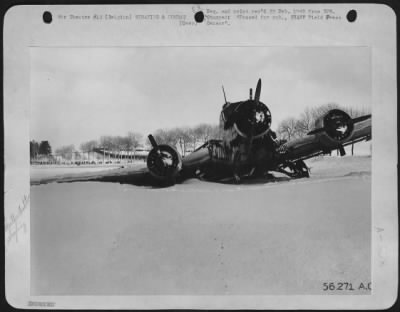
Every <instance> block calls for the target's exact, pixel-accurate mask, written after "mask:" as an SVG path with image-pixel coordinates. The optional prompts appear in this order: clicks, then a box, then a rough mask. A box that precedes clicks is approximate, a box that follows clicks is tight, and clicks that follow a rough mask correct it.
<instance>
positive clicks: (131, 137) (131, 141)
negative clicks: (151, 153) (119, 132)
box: [128, 131, 143, 159]
mask: <svg viewBox="0 0 400 312" xmlns="http://www.w3.org/2000/svg"><path fill="white" fill-rule="evenodd" d="M142 138H143V135H142V134H141V133H139V132H133V131H131V132H128V149H129V150H133V158H134V159H135V158H136V149H137V148H138V147H139V146H140V141H141V140H142Z"/></svg>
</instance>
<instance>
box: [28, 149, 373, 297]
mask: <svg viewBox="0 0 400 312" xmlns="http://www.w3.org/2000/svg"><path fill="white" fill-rule="evenodd" d="M307 164H308V165H309V166H310V167H311V175H312V177H311V178H309V179H298V180H290V181H288V180H287V179H285V178H283V177H282V179H280V180H279V179H277V180H276V181H275V182H267V181H257V183H250V182H249V183H245V184H243V185H229V184H218V183H210V182H203V181H199V180H196V179H192V180H189V181H187V182H185V183H183V184H180V185H175V186H173V187H170V188H164V189H151V188H146V187H138V186H132V185H127V184H124V185H121V184H118V183H102V182H77V183H65V184H58V183H51V184H47V185H39V186H32V187H31V195H30V196H31V197H30V198H31V205H30V207H31V214H30V215H31V286H32V287H31V290H32V293H33V294H37V295H39V294H40V295H50V294H52V295H66V294H69V295H78V294H80V295H97V294H102V295H106V294H108V295H134V294H193V295H196V294H198V295H200V294H243V295H246V294H263V295H268V294H331V293H329V292H325V291H323V288H324V287H323V283H325V282H328V283H329V282H348V283H352V285H353V288H355V290H354V291H343V292H342V293H343V294H355V293H357V294H366V293H367V292H366V291H365V290H357V288H358V286H359V284H360V283H364V284H366V283H368V282H370V280H371V277H370V275H371V256H370V253H371V246H370V243H371V198H370V197H371V190H370V189H371V176H370V172H371V169H370V168H371V158H370V157H368V156H358V157H351V156H346V157H341V158H339V157H320V158H316V159H312V160H309V161H307ZM102 169H103V168H102ZM35 174H40V172H36V173H35ZM335 294H340V293H338V292H335Z"/></svg>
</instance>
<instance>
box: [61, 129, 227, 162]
mask: <svg viewBox="0 0 400 312" xmlns="http://www.w3.org/2000/svg"><path fill="white" fill-rule="evenodd" d="M153 136H154V138H155V140H156V141H157V143H159V144H169V145H172V146H174V147H177V148H178V149H180V152H181V153H182V155H183V156H185V154H187V153H188V152H191V151H193V150H194V149H195V148H196V147H198V145H199V144H202V143H204V142H206V141H208V140H210V139H218V138H221V137H222V133H221V131H220V128H219V126H218V125H211V124H206V123H202V124H199V125H197V126H194V127H175V128H169V129H157V130H156V131H154V133H153ZM96 149H98V150H101V151H107V152H108V153H112V154H114V155H121V157H122V153H129V155H133V157H135V152H136V151H137V150H138V149H145V150H150V149H151V145H150V142H149V141H148V139H147V137H144V136H143V134H141V133H139V132H133V131H131V132H128V133H127V135H125V136H111V135H103V136H101V137H100V138H99V139H97V140H95V139H93V140H89V141H86V142H83V143H82V144H80V146H79V150H80V151H81V152H82V153H90V152H93V151H95V150H96ZM73 153H77V150H76V148H75V146H74V145H73V144H69V145H65V146H61V147H59V148H57V149H56V150H55V154H56V155H59V156H62V157H63V158H65V159H69V160H70V159H71V158H72V154H73Z"/></svg>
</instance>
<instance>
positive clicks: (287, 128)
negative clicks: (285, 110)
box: [277, 117, 298, 140]
mask: <svg viewBox="0 0 400 312" xmlns="http://www.w3.org/2000/svg"><path fill="white" fill-rule="evenodd" d="M297 127H298V124H297V121H296V119H295V118H293V117H289V118H286V119H284V120H283V121H282V122H281V123H280V124H279V126H278V130H277V132H278V135H279V136H280V137H281V138H283V139H286V140H290V139H293V138H294V137H295V135H296V131H297Z"/></svg>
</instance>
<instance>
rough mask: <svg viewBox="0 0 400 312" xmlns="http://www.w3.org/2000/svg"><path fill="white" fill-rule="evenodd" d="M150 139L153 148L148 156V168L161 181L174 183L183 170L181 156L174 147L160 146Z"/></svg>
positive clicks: (150, 137)
mask: <svg viewBox="0 0 400 312" xmlns="http://www.w3.org/2000/svg"><path fill="white" fill-rule="evenodd" d="M149 139H150V142H151V143H152V146H153V149H152V150H151V151H150V152H149V155H148V156H147V168H148V169H149V172H150V174H151V175H152V176H153V177H155V178H156V179H158V180H160V181H163V182H171V183H173V182H174V180H175V177H176V176H177V175H178V173H179V171H180V170H181V169H182V158H181V156H180V155H179V153H178V151H177V150H176V149H175V148H173V147H172V146H170V145H166V144H160V145H158V144H157V143H156V142H155V140H154V138H153V137H152V136H151V135H150V136H149Z"/></svg>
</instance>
